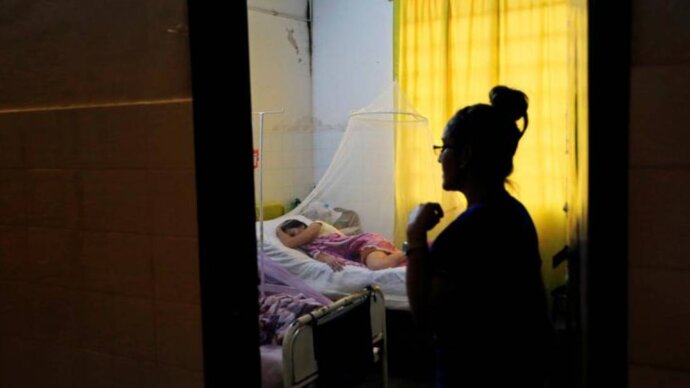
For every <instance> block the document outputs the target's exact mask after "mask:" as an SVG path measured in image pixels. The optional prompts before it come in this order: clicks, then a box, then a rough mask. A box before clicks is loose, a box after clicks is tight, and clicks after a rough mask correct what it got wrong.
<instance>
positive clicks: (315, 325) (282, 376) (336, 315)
mask: <svg viewBox="0 0 690 388" xmlns="http://www.w3.org/2000/svg"><path fill="white" fill-rule="evenodd" d="M385 319H386V318H385V300H384V296H383V293H382V292H381V289H380V288H378V287H376V286H373V287H368V288H366V289H364V290H362V291H359V292H356V293H353V294H351V295H349V296H347V297H344V298H342V299H340V300H338V301H336V302H334V303H332V304H329V305H327V306H324V307H321V308H319V309H316V310H313V311H312V312H311V313H309V314H305V315H303V316H301V317H300V318H298V319H297V320H296V321H294V322H293V323H292V324H291V325H290V327H289V329H288V330H287V333H286V334H285V337H284V338H283V343H282V347H280V346H262V347H261V355H262V384H263V386H264V387H280V386H283V387H286V388H288V387H304V386H310V385H313V384H317V385H318V386H328V387H334V386H349V385H351V384H354V383H356V382H358V381H361V380H362V379H364V377H365V376H366V375H367V374H368V373H370V372H371V371H372V367H374V366H375V365H376V366H378V367H379V368H380V374H381V386H383V387H387V385H388V370H387V368H388V364H387V352H386V345H387V344H386V322H385Z"/></svg>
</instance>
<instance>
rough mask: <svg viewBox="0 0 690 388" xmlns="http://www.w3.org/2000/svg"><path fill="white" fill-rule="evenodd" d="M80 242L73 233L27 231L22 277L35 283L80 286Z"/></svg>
mask: <svg viewBox="0 0 690 388" xmlns="http://www.w3.org/2000/svg"><path fill="white" fill-rule="evenodd" d="M78 252H79V239H78V234H77V232H76V231H74V230H66V229H45V228H28V229H27V255H26V258H25V260H24V262H23V264H22V266H21V267H22V272H24V274H25V275H23V276H22V277H23V278H25V279H26V280H30V281H33V282H38V283H44V284H52V285H59V286H64V287H71V288H74V287H78V286H79V279H80V277H81V275H80V272H79V263H78Z"/></svg>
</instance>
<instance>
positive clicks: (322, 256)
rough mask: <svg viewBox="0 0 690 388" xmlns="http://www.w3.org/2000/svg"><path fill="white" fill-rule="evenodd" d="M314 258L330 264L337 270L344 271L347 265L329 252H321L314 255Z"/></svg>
mask: <svg viewBox="0 0 690 388" xmlns="http://www.w3.org/2000/svg"><path fill="white" fill-rule="evenodd" d="M314 258H315V259H316V260H318V261H321V262H323V263H326V264H328V266H329V267H331V269H333V271H336V272H337V271H342V270H343V268H344V267H345V265H343V263H341V262H340V261H339V260H338V258H337V257H335V256H332V255H329V254H328V253H323V252H319V253H317V254H316V255H315V256H314Z"/></svg>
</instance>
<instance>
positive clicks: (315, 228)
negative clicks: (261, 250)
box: [276, 222, 321, 248]
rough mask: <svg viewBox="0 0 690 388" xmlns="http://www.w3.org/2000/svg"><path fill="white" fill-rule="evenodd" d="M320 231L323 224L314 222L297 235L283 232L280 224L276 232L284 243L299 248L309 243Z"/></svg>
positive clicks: (289, 246)
mask: <svg viewBox="0 0 690 388" xmlns="http://www.w3.org/2000/svg"><path fill="white" fill-rule="evenodd" d="M319 231H321V224H319V223H318V222H312V223H311V224H310V225H309V226H307V228H306V229H304V230H303V231H302V232H301V233H300V234H298V235H296V236H290V235H289V234H287V233H285V232H283V230H282V229H280V226H279V227H277V228H276V234H277V235H278V238H279V239H280V242H282V243H283V245H285V246H286V247H288V248H298V247H300V246H302V245H304V244H308V243H310V242H312V241H314V239H315V238H316V237H318V236H319Z"/></svg>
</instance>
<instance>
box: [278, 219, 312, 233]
mask: <svg viewBox="0 0 690 388" xmlns="http://www.w3.org/2000/svg"><path fill="white" fill-rule="evenodd" d="M301 226H303V227H305V228H306V227H307V224H305V223H304V222H302V221H298V220H287V221H285V222H283V223H282V224H280V230H282V231H283V232H287V231H288V229H292V228H299V227H301Z"/></svg>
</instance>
